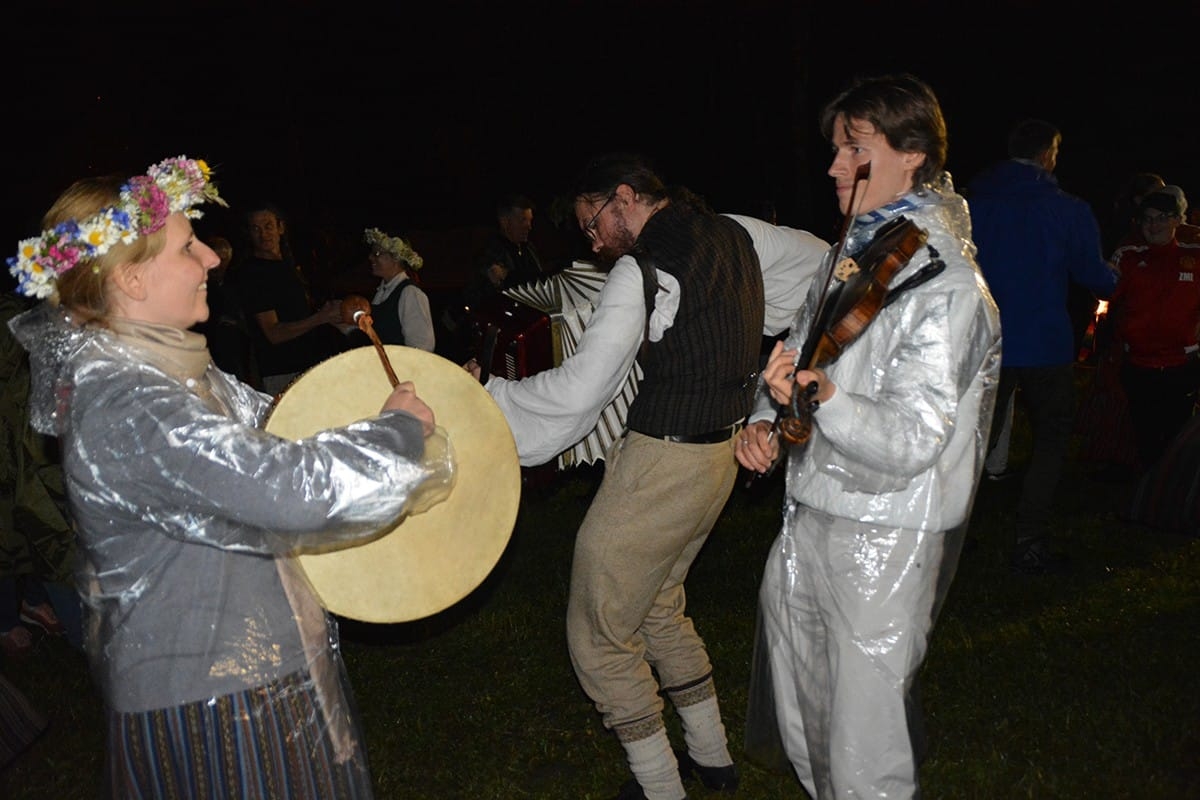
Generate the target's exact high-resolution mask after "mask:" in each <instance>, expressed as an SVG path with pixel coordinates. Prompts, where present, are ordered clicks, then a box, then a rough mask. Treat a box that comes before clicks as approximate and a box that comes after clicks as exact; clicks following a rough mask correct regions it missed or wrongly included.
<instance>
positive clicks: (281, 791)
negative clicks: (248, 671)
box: [106, 673, 373, 800]
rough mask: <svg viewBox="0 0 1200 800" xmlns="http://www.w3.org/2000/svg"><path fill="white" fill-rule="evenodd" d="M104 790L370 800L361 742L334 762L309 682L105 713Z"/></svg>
mask: <svg viewBox="0 0 1200 800" xmlns="http://www.w3.org/2000/svg"><path fill="white" fill-rule="evenodd" d="M108 726H109V730H108V765H107V772H108V774H107V776H106V783H107V786H108V791H109V796H110V797H113V798H121V800H143V799H144V800H149V798H155V799H156V800H200V799H201V798H203V799H204V800H226V798H227V799H228V800H334V799H335V798H336V800H360V799H361V800H370V798H371V797H372V796H373V795H372V790H371V777H370V771H369V770H368V768H367V760H366V753H365V752H364V751H363V749H362V746H361V741H360V742H357V743H356V746H355V753H354V756H353V757H352V758H350V759H349V760H348V761H346V763H344V764H337V763H335V759H334V750H333V745H332V743H331V742H330V740H329V738H328V737H327V736H325V735H324V733H325V730H326V726H325V723H324V717H323V715H322V713H321V711H320V708H319V706H318V704H317V697H316V694H315V690H314V688H313V683H312V681H311V680H310V679H309V678H308V676H307V674H306V673H295V674H293V675H290V676H288V677H286V678H283V679H280V680H279V681H276V682H274V683H272V684H269V685H267V686H262V687H257V688H253V689H248V690H246V691H243V692H238V693H236V694H230V695H225V696H223V697H219V698H217V699H216V700H213V701H198V702H195V703H189V704H186V705H181V706H175V707H172V708H166V709H157V710H154V711H145V712H137V713H111V712H110V714H109V717H108Z"/></svg>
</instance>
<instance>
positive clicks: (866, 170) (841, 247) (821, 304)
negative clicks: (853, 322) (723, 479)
mask: <svg viewBox="0 0 1200 800" xmlns="http://www.w3.org/2000/svg"><path fill="white" fill-rule="evenodd" d="M870 180H871V162H870V161H868V162H867V163H865V164H859V165H858V168H857V169H856V170H855V171H854V183H853V184H852V185H851V187H850V201H849V202H848V203H846V215H845V217H843V218H842V227H841V230H840V231H839V232H838V244H837V249H836V250H835V251H834V256H833V259H832V261H830V264H829V271H828V272H827V273H826V275H825V285H824V286H822V287H821V295H820V300H818V301H817V308H816V310H815V311H814V312H813V316H812V319H811V320H810V321H809V327H808V336H807V337H806V338H805V340H804V344H805V346H807V345H808V344H809V342H811V341H812V339H813V336H814V335H815V334H816V331H817V325H818V324H819V323H820V321H821V316H822V315H823V314H824V313H825V302H826V300H827V299H828V298H829V287H830V285H831V284H832V283H833V273H834V271H835V270H836V268H837V265H838V262H840V261H841V260H842V254H843V253H844V252H845V251H846V239H847V238H848V236H849V233H850V226H851V225H852V224H853V222H854V218H855V217H856V216H858V208H859V206H861V205H862V198H861V197H860V196H859V193H858V187H859V184H861V183H862V182H864V181H870ZM802 355H803V354H802ZM797 367H799V364H797ZM818 388H819V387H818V386H817V382H816V381H812V382H810V383H809V384H808V385H807V386H805V387H804V388H803V389H801V387H800V384H798V383H797V384H794V385H793V386H792V400H791V403H789V404H787V405H783V406H780V407H779V409H778V410H777V411H776V412H775V419H774V420H772V422H771V431H770V433H768V434H767V442H768V443H770V441H771V440H772V439H773V438H775V434H776V433H778V431H779V422H780V420H782V419H783V412H784V411H785V410H786V409H788V408H791V407H798V406H799V401H800V397H799V393H800V392H801V391H804V393H805V394H807V395H809V396H812V395H814V394H816V393H817V389H818ZM815 402H816V401H815V400H810V401H809V403H810V405H811V404H812V403H815ZM814 410H815V409H814ZM782 460H783V451H782V449H781V450H780V453H779V457H778V458H776V459H775V460H774V461H772V462H771V466H769V467H767V469H766V471H765V472H756V473H755V474H754V475H753V476H752V477H751V478H750V480H748V481H747V482H746V488H749V487H750V485H751V484H752V483H753V482H754V480H755V479H756V478H767V477H770V475H771V473H773V472H774V471H775V467H777V466H778V465H779V462H780V461H782Z"/></svg>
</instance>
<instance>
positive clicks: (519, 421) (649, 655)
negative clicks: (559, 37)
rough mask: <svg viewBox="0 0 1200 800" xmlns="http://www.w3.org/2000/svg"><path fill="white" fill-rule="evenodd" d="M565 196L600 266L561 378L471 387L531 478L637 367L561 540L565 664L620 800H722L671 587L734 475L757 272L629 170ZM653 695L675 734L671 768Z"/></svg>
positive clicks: (756, 317) (680, 604)
mask: <svg viewBox="0 0 1200 800" xmlns="http://www.w3.org/2000/svg"><path fill="white" fill-rule="evenodd" d="M574 198H575V216H576V218H577V219H578V221H579V226H580V228H581V229H582V230H583V232H584V234H585V235H586V236H587V237H588V238H589V239H590V240H591V244H592V251H593V252H594V253H596V254H598V255H599V256H600V258H601V259H602V260H603V261H604V262H606V263H612V267H611V269H610V271H609V275H608V279H607V281H606V282H605V284H604V287H603V288H602V290H601V292H600V296H599V298H598V301H597V306H596V309H595V311H594V313H593V315H592V317H591V319H590V320H589V322H588V325H587V328H586V329H585V331H584V333H583V336H582V337H581V339H580V342H579V346H578V348H577V349H576V352H575V353H574V354H573V355H572V356H570V357H569V358H567V359H566V360H564V361H563V363H562V365H561V366H559V367H556V368H554V369H551V370H546V371H544V372H540V373H538V374H536V375H532V376H530V377H528V378H525V379H523V380H520V381H506V380H503V379H501V378H498V377H492V378H491V379H489V380H488V382H487V388H488V391H489V392H491V394H492V396H493V397H494V398H495V399H496V402H497V403H498V404H499V406H500V408H501V409H502V410H503V411H504V413H505V416H506V417H507V419H508V422H509V425H510V426H511V427H512V430H513V434H514V437H515V439H516V442H517V449H518V453H519V455H520V457H521V463H522V464H524V465H526V466H532V465H535V464H540V463H544V462H546V461H548V460H550V459H551V458H553V457H554V456H555V455H557V454H558V453H560V452H562V451H563V450H565V449H567V448H568V447H570V446H571V445H573V444H574V443H576V442H577V441H579V440H580V439H581V438H583V437H584V436H585V435H586V434H587V433H588V432H589V431H590V430H591V429H592V427H593V426H594V425H595V424H596V421H597V419H598V417H599V415H600V413H601V411H602V409H603V408H604V406H605V405H607V404H608V402H609V401H610V400H611V399H612V398H613V397H614V395H615V393H616V392H617V391H618V390H619V389H620V387H621V385H622V383H623V381H624V379H625V376H626V375H627V373H628V372H629V370H630V369H631V367H632V366H633V363H634V360H635V359H638V360H639V362H640V364H641V367H642V370H643V374H644V377H643V379H642V381H641V383H640V385H639V388H638V392H637V396H636V397H635V398H634V400H633V403H632V404H631V406H630V408H629V413H628V417H627V426H628V430H627V432H626V434H625V436H624V437H623V438H621V439H620V440H618V441H617V442H616V443H615V444H614V445H613V446H612V448H610V450H609V452H608V453H607V457H606V461H605V471H604V479H603V481H602V482H601V484H600V487H599V489H598V491H597V493H596V497H595V499H594V500H593V501H592V504H591V506H590V507H589V509H588V512H587V515H586V516H585V518H584V520H583V523H582V525H581V526H580V529H579V532H578V534H577V537H576V542H575V555H574V561H573V563H572V568H571V587H570V597H569V601H568V605H567V640H568V646H569V649H570V654H571V661H572V664H573V665H574V668H575V674H576V676H577V677H578V679H579V682H580V684H581V686H582V687H583V689H584V691H585V692H587V694H588V696H589V697H590V698H591V699H592V701H593V702H594V703H595V705H596V709H597V710H598V711H599V712H600V714H601V715H602V716H603V721H604V725H605V727H606V728H608V729H609V730H611V731H613V732H614V733H615V734H616V736H617V739H618V740H619V741H620V743H621V745H622V747H623V748H624V750H625V756H626V760H627V761H628V763H629V766H630V769H631V770H632V772H633V775H634V780H631V781H628V782H626V784H625V785H624V786H622V788H621V791H620V793H619V794H618V795H617V797H618V800H621V799H624V800H631V799H636V798H650V800H680V798H683V797H685V796H686V795H685V791H684V788H683V783H682V778H683V777H684V776H687V777H698V778H699V779H700V780H702V781H703V782H704V783H705V785H707V786H708V787H709V788H714V789H725V790H732V789H733V788H735V787H736V786H737V782H738V774H737V770H736V768H735V767H734V765H733V759H732V757H731V756H730V754H729V748H728V743H727V740H726V736H725V727H724V725H723V724H722V721H721V713H720V709H719V707H718V703H717V694H716V687H715V685H714V684H713V677H712V672H713V669H712V664H711V663H710V661H709V656H708V651H707V650H706V648H705V645H704V642H703V640H702V639H701V638H700V636H699V634H698V633H697V632H696V629H695V626H694V625H693V623H692V620H691V619H690V618H689V617H688V616H687V613H686V597H685V594H684V581H685V579H686V578H687V575H688V570H689V569H690V567H691V565H692V561H693V559H694V558H695V557H696V554H697V553H699V551H700V549H701V548H702V547H703V546H704V543H705V541H706V539H707V538H708V534H709V531H710V530H711V529H712V527H713V525H714V523H715V522H716V520H717V517H718V515H719V514H720V512H721V509H722V507H723V506H724V505H725V501H726V500H727V499H728V497H729V494H730V491H731V490H732V489H733V485H734V481H735V479H736V476H737V464H736V463H735V462H734V460H733V458H732V455H733V448H734V442H735V434H736V432H737V431H738V429H739V426H740V423H741V421H742V419H743V418H744V417H745V415H746V413H747V411H748V410H749V408H750V402H751V400H752V399H753V395H754V389H755V383H756V375H757V369H758V359H759V348H760V343H761V333H762V326H763V280H762V274H761V272H760V269H759V260H758V257H757V255H756V254H755V250H754V246H753V243H752V240H751V237H750V235H749V234H748V233H747V231H746V229H745V228H743V227H742V226H740V225H739V224H738V223H737V222H735V221H733V220H730V219H728V218H726V217H721V216H718V215H716V214H714V213H712V212H711V211H710V210H709V209H707V208H706V207H705V206H704V204H703V202H702V201H700V200H699V198H696V197H695V196H694V195H692V194H691V193H689V192H687V191H686V190H683V189H678V190H668V189H667V187H666V186H664V184H663V182H662V181H661V180H660V179H659V177H658V176H657V175H656V174H655V173H654V172H653V171H652V169H651V168H650V167H649V166H648V165H647V164H646V162H645V161H644V160H642V159H640V158H638V157H635V156H625V155H611V156H605V157H601V158H599V159H596V160H595V161H593V162H592V163H591V164H589V165H588V167H587V168H586V169H585V171H584V173H583V175H582V176H581V178H580V181H579V183H578V184H577V186H576V189H575V191H574ZM467 367H468V369H471V370H472V372H474V373H475V374H476V375H477V376H478V368H477V366H475V365H473V364H471V363H468V365H467ZM656 672H657V676H658V678H659V679H661V681H662V685H661V688H660V685H659V682H658V681H657V680H656V679H655V673H656ZM660 691H661V692H662V693H660ZM663 694H665V695H666V697H668V698H670V700H671V702H672V704H673V705H674V707H675V710H676V712H677V713H678V715H679V719H680V721H681V724H682V728H683V732H684V738H685V741H686V751H683V750H680V751H679V752H678V754H676V753H675V752H673V751H672V748H671V743H670V741H669V739H668V737H667V729H666V726H665V724H664V721H663V709H664V701H663Z"/></svg>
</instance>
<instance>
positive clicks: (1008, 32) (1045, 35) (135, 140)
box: [0, 0, 1200, 283]
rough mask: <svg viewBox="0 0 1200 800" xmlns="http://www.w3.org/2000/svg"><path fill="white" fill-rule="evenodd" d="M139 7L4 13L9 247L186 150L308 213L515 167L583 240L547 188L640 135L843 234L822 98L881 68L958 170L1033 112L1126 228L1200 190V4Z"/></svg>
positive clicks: (662, 156) (397, 223)
mask: <svg viewBox="0 0 1200 800" xmlns="http://www.w3.org/2000/svg"><path fill="white" fill-rule="evenodd" d="M138 8H139V6H138V5H137V4H134V5H128V4H121V5H113V4H109V5H107V6H101V5H99V4H92V5H89V6H87V7H86V9H87V10H84V9H82V8H77V7H75V6H73V5H55V4H50V5H49V6H46V7H43V8H42V10H40V11H36V12H29V11H14V10H12V7H11V5H10V6H9V8H7V9H6V10H4V11H3V12H0V19H3V20H4V31H5V37H4V38H5V45H4V47H3V55H2V56H0V67H2V70H3V72H2V74H3V76H4V78H3V90H2V91H3V93H2V95H0V102H2V104H3V108H4V109H5V111H6V114H5V122H6V124H5V126H4V127H5V131H6V136H5V140H6V142H5V144H4V145H3V147H4V148H5V152H6V155H7V158H5V159H3V162H2V166H0V181H2V185H3V198H4V201H3V208H2V209H0V211H3V219H4V227H3V233H5V234H6V235H7V238H6V239H5V241H8V242H9V244H10V246H11V248H12V249H14V250H15V246H16V242H17V240H18V239H20V238H23V237H25V236H30V235H34V234H36V233H37V232H38V230H39V229H40V225H39V221H40V217H41V215H42V214H43V213H44V211H45V210H46V209H47V207H48V206H49V204H50V203H51V202H52V201H53V199H54V197H55V196H56V195H57V194H58V193H59V192H60V191H61V190H62V189H63V188H65V187H66V185H67V184H69V183H70V182H71V181H72V180H74V179H75V178H78V177H80V176H82V175H85V174H92V173H102V172H109V171H118V170H128V171H135V172H140V171H141V170H143V169H144V168H145V167H146V166H147V165H148V164H150V163H153V162H155V161H158V160H160V159H162V158H165V157H168V156H174V155H179V154H186V155H189V156H192V157H202V158H205V159H206V160H207V161H208V162H209V163H210V165H212V166H213V167H214V169H215V170H216V172H217V181H218V184H219V185H220V186H221V188H222V192H223V194H224V195H225V196H226V198H227V199H228V200H229V201H230V202H231V203H232V204H233V205H234V206H235V208H236V206H237V205H238V204H239V203H242V202H250V201H251V199H253V198H258V197H263V196H265V197H270V198H272V199H274V200H275V201H277V202H278V203H279V204H281V205H282V206H283V207H284V209H285V210H287V211H288V212H289V213H290V214H291V216H292V218H293V223H294V224H293V231H294V232H295V231H298V230H303V229H305V228H307V229H312V228H314V227H315V226H322V227H324V228H327V229H332V230H337V231H342V232H345V233H346V235H348V236H351V237H353V236H356V235H358V234H360V233H361V230H362V228H364V227H367V226H377V227H382V228H385V229H388V230H389V231H390V232H393V233H402V234H411V233H412V232H414V231H436V230H442V231H448V230H451V229H462V228H467V227H471V226H483V227H487V226H490V225H491V224H492V202H493V200H494V198H495V196H496V195H497V194H498V193H500V192H501V191H503V190H505V189H509V188H515V189H519V190H523V191H525V192H526V193H527V194H529V195H531V196H532V197H533V198H534V200H535V201H536V202H537V204H538V211H537V216H536V218H535V230H534V240H535V242H537V241H539V239H540V238H542V239H544V238H547V237H550V236H551V235H552V234H553V235H555V236H557V237H558V238H559V239H560V240H562V241H569V242H570V247H572V248H580V247H582V245H583V241H582V238H581V237H579V236H578V234H577V232H575V231H574V230H573V228H563V229H562V230H561V231H559V232H557V233H555V231H554V229H553V225H552V221H551V215H550V205H551V202H552V200H553V199H554V198H555V196H556V195H558V194H560V193H562V192H564V191H566V190H567V189H568V188H569V186H570V184H571V179H572V178H573V176H574V174H575V172H576V170H577V169H578V168H579V166H580V165H581V163H582V162H583V160H584V159H585V158H586V157H587V156H589V155H591V154H594V153H597V152H601V151H605V150H611V149H632V150H638V151H641V152H644V153H647V154H648V155H650V156H651V157H652V158H654V159H655V160H656V162H657V164H658V166H659V168H660V171H661V172H662V173H663V176H664V177H665V178H666V179H667V180H668V182H672V183H681V184H684V185H687V186H689V187H690V188H692V189H694V190H696V191H697V192H699V193H701V194H703V195H705V196H706V197H707V198H708V200H709V202H710V203H711V204H712V205H713V207H714V208H715V209H716V210H718V211H737V212H744V213H754V212H755V211H757V210H758V208H759V204H760V202H761V201H762V200H764V199H769V200H771V201H773V202H774V204H775V205H776V207H777V208H778V211H779V220H780V222H781V223H783V224H790V225H793V226H796V227H801V228H806V229H809V230H812V231H814V232H816V233H818V234H820V235H823V236H826V237H827V238H828V237H830V236H831V231H833V230H834V229H835V227H836V219H835V217H834V216H833V215H834V214H835V213H836V209H835V207H834V199H833V194H832V191H831V190H830V181H829V179H828V178H827V177H826V176H825V174H824V170H825V168H826V167H827V166H828V146H827V144H826V143H825V142H824V141H822V140H821V139H820V137H819V134H818V132H817V129H816V116H817V111H818V109H819V107H820V105H821V104H822V103H823V102H824V101H825V100H827V99H828V98H829V97H831V96H832V95H833V94H834V93H836V91H837V90H838V89H840V88H841V87H842V86H843V85H844V83H845V82H846V81H847V80H848V79H849V78H851V77H852V76H853V75H855V74H858V73H876V72H885V71H886V72H891V71H910V72H913V73H915V74H917V75H919V76H920V77H922V78H924V79H925V80H927V81H928V82H929V83H930V84H931V85H932V86H933V88H934V90H935V91H936V92H937V93H938V95H939V97H940V99H941V102H942V106H943V110H944V111H945V113H946V116H947V122H948V125H949V130H950V161H949V168H950V171H951V173H952V174H953V175H954V176H955V179H956V183H957V184H958V185H959V186H960V187H961V186H963V185H965V183H966V182H967V181H968V180H969V179H970V178H971V177H972V176H973V175H974V174H975V173H976V172H977V171H978V170H980V169H981V168H983V167H984V166H986V165H987V164H988V163H989V162H991V161H993V160H995V159H998V158H1002V157H1004V139H1005V134H1006V131H1007V128H1008V126H1009V125H1010V124H1011V123H1012V122H1013V121H1014V120H1016V119H1018V118H1020V117H1024V116H1038V117H1044V118H1046V119H1049V120H1051V121H1053V122H1055V123H1056V124H1057V125H1058V126H1059V127H1060V128H1061V129H1062V130H1063V135H1064V143H1063V149H1062V153H1061V156H1060V159H1059V168H1058V172H1057V174H1058V176H1059V181H1060V183H1061V184H1062V186H1063V187H1064V188H1065V189H1067V190H1068V191H1071V192H1074V193H1075V194H1078V195H1081V196H1083V197H1084V198H1085V199H1087V200H1088V201H1089V202H1090V203H1091V204H1092V207H1093V210H1094V211H1095V212H1096V215H1097V217H1098V219H1099V220H1100V222H1101V224H1102V225H1104V226H1105V227H1106V234H1108V233H1109V231H1108V230H1107V227H1108V226H1109V225H1110V223H1111V220H1112V213H1111V208H1112V202H1113V199H1114V198H1115V196H1116V195H1117V194H1118V192H1119V191H1120V189H1121V187H1122V185H1123V183H1124V182H1125V180H1126V179H1127V178H1128V177H1129V175H1130V174H1131V173H1132V172H1134V171H1142V170H1149V171H1154V172H1159V173H1161V174H1162V175H1164V176H1165V177H1166V178H1167V180H1168V182H1173V183H1178V184H1180V185H1181V186H1183V188H1184V189H1185V190H1187V191H1191V192H1194V193H1196V198H1195V199H1196V201H1197V202H1198V203H1200V163H1197V161H1196V159H1195V158H1194V153H1195V150H1196V146H1195V144H1194V135H1193V131H1194V130H1195V128H1194V125H1195V123H1194V121H1193V117H1194V116H1195V92H1194V79H1195V75H1196V73H1197V70H1196V60H1197V58H1198V57H1200V51H1198V50H1197V47H1196V44H1197V42H1198V41H1200V37H1198V35H1197V31H1198V30H1200V29H1198V28H1197V23H1198V22H1200V3H1197V2H1187V3H1183V2H1158V3H1140V4H1134V3H1128V4H1120V5H1108V6H1105V5H1095V4H1093V5H1091V6H1085V5H1084V4H1081V3H1071V4H1054V3H1044V2H1043V3H1038V2H1007V3H1006V2H997V3H987V4H984V3H972V2H960V3H925V2H892V3H874V2H861V1H860V2H857V3H844V4H836V3H835V4H820V5H815V4H809V3H802V2H781V1H780V0H764V1H762V2H756V1H754V0H749V1H747V2H736V3H734V2H730V3H711V2H677V1H672V2H667V1H664V2H649V1H647V2H636V3H634V2H619V1H614V2H576V1H574V0H561V1H560V2H553V3H551V2H546V3H529V2H507V3H504V2H501V3H486V4H484V3H455V2H444V3H437V4H427V5H426V4H417V3H413V2H406V3H395V2H381V3H374V4H370V5H363V6H358V5H357V4H355V3H349V2H346V3H338V4H332V3H329V4H323V3H294V4H291V5H289V6H287V7H273V6H265V5H261V4H244V5H242V6H239V7H237V8H236V9H235V7H233V6H226V5H219V4H212V3H209V4H182V3H175V4H169V3H162V4H156V5H154V6H146V8H153V9H155V10H153V11H139V10H138ZM333 9H336V10H333ZM219 223H220V220H219V219H218V220H216V221H215V222H214V221H213V220H212V219H211V218H210V221H209V224H213V225H217V224H219ZM572 224H573V223H572ZM551 249H553V248H551ZM426 261H427V263H428V264H429V266H430V267H432V269H426V270H424V271H423V277H424V278H426V279H433V280H434V282H435V283H436V281H437V278H435V277H434V276H435V274H436V272H437V270H438V269H439V265H436V264H435V263H433V262H431V260H430V258H429V257H428V255H427V257H426ZM441 268H442V269H443V270H444V272H443V274H452V273H454V272H455V271H456V270H457V269H459V267H458V266H456V265H441Z"/></svg>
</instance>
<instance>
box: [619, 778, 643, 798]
mask: <svg viewBox="0 0 1200 800" xmlns="http://www.w3.org/2000/svg"><path fill="white" fill-rule="evenodd" d="M614 800H646V793H645V792H643V791H642V785H641V784H640V783H638V781H637V778H630V779H629V780H627V781H625V782H624V783H622V784H621V791H619V792H617V796H616V797H615V798H614Z"/></svg>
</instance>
